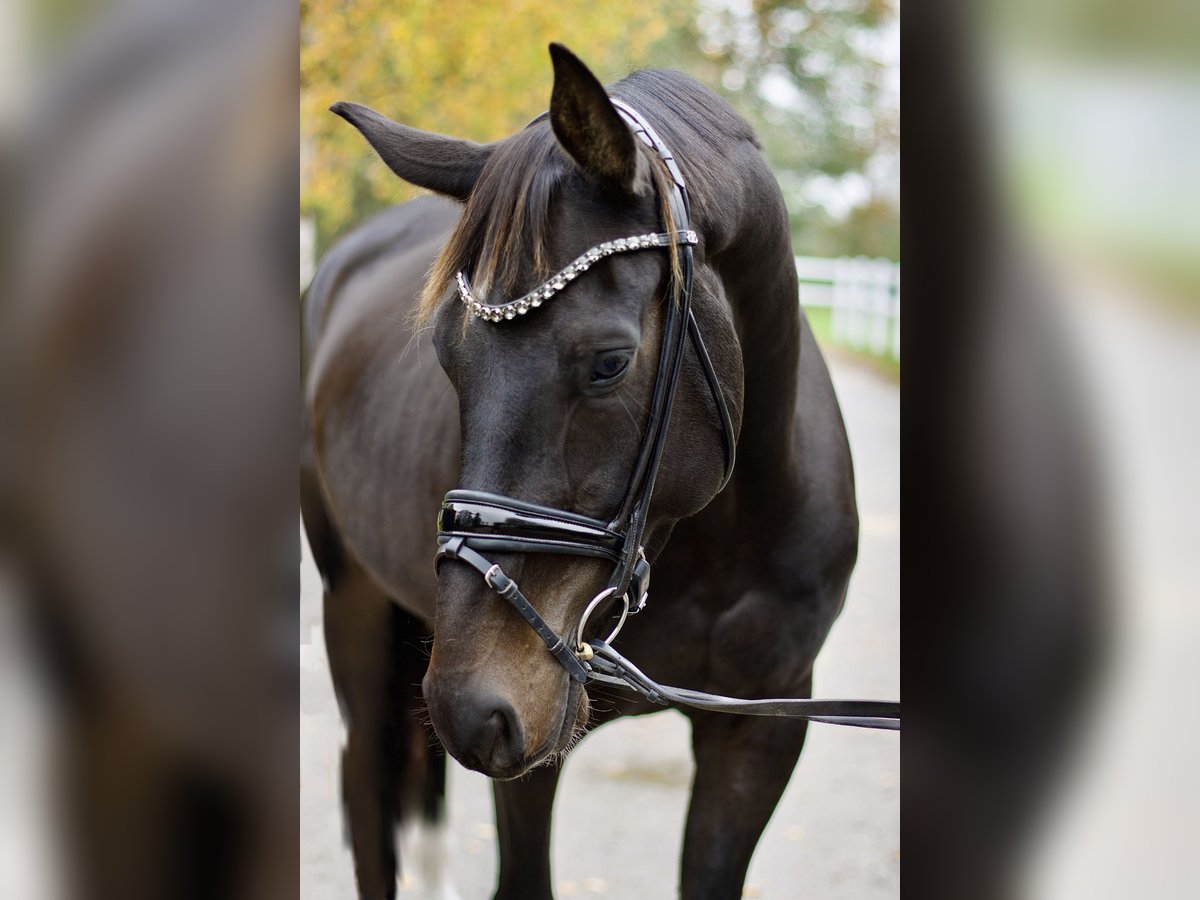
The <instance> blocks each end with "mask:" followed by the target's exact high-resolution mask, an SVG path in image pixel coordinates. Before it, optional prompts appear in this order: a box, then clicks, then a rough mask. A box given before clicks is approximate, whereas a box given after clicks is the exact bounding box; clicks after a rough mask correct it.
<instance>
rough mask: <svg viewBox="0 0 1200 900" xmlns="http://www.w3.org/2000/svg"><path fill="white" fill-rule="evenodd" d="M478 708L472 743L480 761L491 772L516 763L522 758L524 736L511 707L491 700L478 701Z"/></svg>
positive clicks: (494, 698)
mask: <svg viewBox="0 0 1200 900" xmlns="http://www.w3.org/2000/svg"><path fill="white" fill-rule="evenodd" d="M478 708H479V710H480V720H481V722H482V724H481V725H480V726H479V729H478V730H477V731H476V733H475V740H474V741H473V742H472V743H473V744H474V747H475V751H476V753H477V754H478V756H479V759H480V761H481V762H482V763H484V764H485V765H486V766H487V767H488V768H490V769H493V770H501V769H507V768H511V767H512V766H515V765H517V764H518V763H520V762H521V761H522V760H523V759H524V756H525V733H524V729H522V728H521V724H520V722H519V721H518V719H517V713H516V710H514V709H513V707H512V704H510V703H509V702H508V701H507V700H504V699H502V698H500V697H495V696H493V697H486V698H482V699H481V701H480V703H479V705H478Z"/></svg>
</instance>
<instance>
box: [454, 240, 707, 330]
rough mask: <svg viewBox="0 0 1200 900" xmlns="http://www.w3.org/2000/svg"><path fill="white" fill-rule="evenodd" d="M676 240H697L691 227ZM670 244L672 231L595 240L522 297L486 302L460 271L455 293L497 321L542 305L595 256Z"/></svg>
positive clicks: (472, 308)
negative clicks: (498, 303)
mask: <svg viewBox="0 0 1200 900" xmlns="http://www.w3.org/2000/svg"><path fill="white" fill-rule="evenodd" d="M675 241H676V243H679V244H693V245H694V244H697V243H699V237H698V236H697V235H696V232H694V231H680V232H677V233H676V235H675ZM670 245H671V234H670V233H669V232H662V233H661V234H639V235H634V236H632V237H626V238H617V240H615V241H605V242H604V243H603V244H597V245H596V246H595V247H592V248H591V249H590V250H588V251H587V252H586V253H583V254H582V255H580V256H579V257H578V258H577V259H576V260H575V261H574V262H572V263H571V264H570V265H569V266H567V267H566V268H565V269H563V270H562V271H561V272H559V273H558V274H557V275H554V276H553V277H552V278H550V280H548V281H547V282H546V283H545V284H542V285H539V286H538V287H536V288H534V289H533V290H532V291H530V292H529V293H528V294H526V295H525V296H524V297H520V298H518V299H516V300H512V301H510V302H508V303H502V304H500V305H498V306H489V305H488V304H486V303H482V302H480V301H479V300H478V299H476V297H475V295H474V294H473V293H471V285H470V283H469V282H468V281H467V276H466V273H465V272H459V273H458V274H457V275H456V276H455V278H456V280H457V281H458V295H459V297H461V298H462V301H463V303H465V304H467V309H469V310H470V311H471V313H472V314H473V315H476V316H478V317H479V318H481V319H484V320H486V321H488V322H499V321H500V320H501V319H515V318H516V317H517V316H523V315H525V313H527V312H529V311H530V310H531V309H536V308H537V307H539V306H541V305H542V303H543V302H545V301H546V300H549V299H550V298H551V297H553V296H554V295H555V294H557V293H558V292H559V291H561V290H562V289H563V288H565V287H566V286H567V285H568V284H570V283H571V282H572V281H574V280H575V278H576V277H577V276H578V275H579V273H580V272H586V271H587V270H588V269H589V268H590V267H591V265H592V263H594V262H596V261H597V260H601V259H603V258H604V257H606V256H612V255H613V254H614V253H628V252H629V251H630V250H646V249H650V248H654V247H669V246H670Z"/></svg>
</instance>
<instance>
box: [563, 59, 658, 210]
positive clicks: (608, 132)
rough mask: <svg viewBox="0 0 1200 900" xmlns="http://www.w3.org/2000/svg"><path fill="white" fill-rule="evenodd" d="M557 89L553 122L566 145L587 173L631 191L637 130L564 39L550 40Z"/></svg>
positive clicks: (633, 181)
mask: <svg viewBox="0 0 1200 900" xmlns="http://www.w3.org/2000/svg"><path fill="white" fill-rule="evenodd" d="M550 59H551V61H552V62H553V63H554V90H553V92H552V93H551V94H550V124H551V126H552V127H553V128H554V135H555V137H557V138H558V142H559V143H560V144H562V147H563V149H564V150H566V151H567V153H569V154H570V155H571V158H572V159H574V160H575V162H577V163H578V164H579V165H580V167H582V168H583V170H584V171H585V172H590V173H592V174H593V175H598V176H600V177H601V178H604V179H606V180H608V181H610V182H612V183H614V184H616V185H617V186H619V187H620V188H621V189H622V190H623V191H624V192H625V193H628V194H633V193H634V192H635V189H636V184H635V183H636V181H637V177H638V153H637V145H636V143H635V139H634V136H633V132H632V131H630V130H629V126H628V125H626V124H625V120H624V119H622V118H621V115H620V113H618V112H617V109H616V107H614V106H613V105H612V103H611V101H609V99H608V93H607V92H606V91H605V90H604V85H602V84H601V83H600V81H599V80H598V79H597V78H596V76H595V75H593V74H592V73H591V71H590V70H589V69H588V67H587V66H585V65H584V64H583V63H582V62H581V61H580V60H579V57H577V56H576V55H575V54H574V53H572V52H571V51H570V50H568V49H567V48H566V47H564V46H563V45H562V44H551V45H550Z"/></svg>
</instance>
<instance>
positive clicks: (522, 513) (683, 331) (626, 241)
mask: <svg viewBox="0 0 1200 900" xmlns="http://www.w3.org/2000/svg"><path fill="white" fill-rule="evenodd" d="M612 104H613V106H614V107H616V109H617V112H618V113H620V115H621V117H622V118H623V119H625V121H626V122H627V123H628V124H629V126H630V127H631V128H632V130H633V131H634V133H635V134H636V135H637V136H638V137H639V138H640V139H641V140H642V142H643V143H645V144H646V145H647V146H649V147H650V148H651V149H652V150H654V151H655V153H656V154H657V155H658V157H659V158H660V159H661V160H662V162H663V163H664V165H665V166H666V168H667V171H668V172H669V173H670V176H671V179H672V182H673V185H672V187H673V190H672V192H671V197H670V198H669V200H670V203H671V213H672V217H673V218H674V223H675V227H676V228H677V229H678V230H677V231H675V232H663V233H660V234H642V235H633V236H630V237H627V238H619V239H617V240H615V241H607V242H605V243H603V244H600V245H598V246H596V247H592V248H591V249H589V250H587V251H586V252H585V253H583V254H582V255H581V256H579V257H578V258H577V259H576V260H575V261H574V262H572V263H571V264H570V265H568V266H567V267H566V268H565V269H563V270H562V271H560V272H558V273H557V274H556V275H554V276H553V277H551V278H550V280H549V281H547V282H546V283H544V284H542V285H540V286H539V287H537V288H535V289H534V290H532V291H530V292H529V293H528V294H526V295H525V296H523V297H520V298H518V299H517V300H512V301H509V302H506V303H503V304H499V305H489V304H485V303H483V302H482V301H481V300H479V299H478V298H477V297H476V296H475V295H474V293H473V292H472V291H471V287H470V282H469V281H468V279H467V276H466V273H464V272H459V273H458V275H457V278H456V281H457V285H458V293H459V296H460V298H461V299H462V301H463V303H465V304H466V306H467V309H468V310H469V312H470V314H471V315H474V316H476V317H477V318H480V319H482V320H484V321H487V322H502V321H505V320H510V319H513V318H515V317H517V316H523V315H526V314H527V313H528V312H530V311H531V310H532V309H535V308H537V307H539V306H541V305H542V304H543V303H545V302H547V301H549V300H551V299H552V298H553V297H554V296H555V295H556V294H557V293H558V292H559V291H561V290H563V289H564V288H565V287H566V286H567V285H568V284H569V283H570V282H571V281H572V280H574V279H575V278H577V277H578V276H579V275H581V274H582V273H583V272H585V271H587V270H588V268H590V267H591V265H592V264H594V263H595V262H597V261H598V260H600V259H602V258H604V257H607V256H611V255H613V254H615V253H626V252H631V251H641V250H647V249H658V248H667V249H668V250H673V251H674V253H675V254H676V255H677V259H678V263H679V272H680V275H681V277H680V278H679V279H676V278H674V277H672V279H671V300H672V302H669V303H668V304H667V305H666V307H667V312H666V321H665V324H664V328H663V341H662V347H661V349H660V352H659V363H658V374H657V376H656V377H655V382H654V391H653V394H652V397H651V403H650V414H649V418H648V420H647V423H646V430H645V432H644V434H643V437H642V445H641V449H640V451H639V452H638V458H637V461H636V462H635V464H634V467H633V471H632V473H631V474H630V479H629V485H628V487H627V488H626V492H625V499H624V500H623V501H622V503H621V506H620V508H619V510H618V511H617V514H616V516H615V517H614V518H613V519H612V520H611V521H609V522H604V521H602V520H599V519H593V518H590V517H588V516H582V515H579V514H578V513H573V512H568V511H564V510H557V509H552V508H550V507H544V506H538V505H536V504H532V503H526V502H525V501H522V500H517V499H515V498H512V497H502V496H499V495H496V494H489V493H485V492H482V491H465V490H454V491H451V492H450V493H448V494H447V495H446V497H445V499H444V500H443V501H442V509H441V512H440V513H439V515H438V549H437V554H436V556H435V565H438V564H440V563H441V562H442V561H443V560H447V559H452V560H457V561H459V562H462V563H465V564H467V565H469V566H471V567H472V568H473V569H475V570H476V571H477V572H479V574H480V575H482V576H483V581H484V584H486V585H487V586H488V587H489V588H490V589H491V590H493V591H495V592H496V593H497V594H499V595H500V597H502V598H503V599H504V600H506V601H508V602H509V603H510V604H512V606H513V608H514V609H516V611H517V612H518V613H520V614H521V616H522V618H524V619H525V621H526V622H527V623H528V624H529V626H530V627H531V628H533V630H534V631H535V632H536V633H537V635H538V636H539V637H540V638H541V639H542V641H543V643H544V644H545V645H546V649H547V650H549V651H550V653H551V654H553V656H554V657H555V659H557V660H558V661H559V663H561V664H562V666H563V668H564V669H566V671H567V673H568V675H570V677H571V679H572V680H573V681H575V682H577V683H579V684H586V683H587V682H589V681H590V682H596V683H601V684H607V685H614V686H617V687H623V688H627V689H630V690H633V691H636V692H637V693H639V694H641V695H642V696H643V697H645V698H646V699H648V700H650V701H651V702H654V703H658V704H662V705H670V704H674V705H679V706H689V707H692V708H696V709H705V710H710V711H714V712H726V713H736V714H739V715H750V716H783V717H787V718H800V719H809V720H811V721H814V722H830V723H833V724H838V725H854V726H858V727H862V728H881V729H890V730H899V728H900V704H899V703H892V702H883V701H874V700H811V699H768V700H741V699H737V698H734V697H723V696H721V695H719V694H707V693H703V692H701V691H692V690H687V689H685V688H676V687H670V686H668V685H662V684H659V683H658V682H656V681H654V680H653V679H652V678H650V677H649V676H648V675H646V674H645V673H644V672H642V671H641V670H640V669H638V667H637V666H635V665H634V664H633V663H631V662H630V661H629V660H627V659H626V658H625V657H624V656H622V655H621V654H620V653H618V652H617V651H616V650H615V649H613V647H612V646H611V643H612V641H613V639H614V638H615V637H616V636H617V633H618V632H619V631H620V630H621V628H622V626H624V624H625V621H626V618H627V617H628V616H630V615H634V614H636V613H638V612H640V611H641V610H642V609H643V607H644V606H645V605H646V600H647V597H648V596H649V592H650V563H649V562H648V561H647V559H646V553H645V548H644V547H643V546H642V535H643V533H644V531H645V528H646V521H647V515H648V512H649V506H650V499H651V496H652V495H653V492H654V482H655V478H656V476H657V474H658V468H659V463H660V462H661V460H662V452H663V447H664V446H665V444H666V437H667V426H668V423H669V421H670V416H671V406H672V404H673V402H674V399H675V392H676V387H677V385H678V382H679V372H680V369H681V366H682V362H683V351H684V347H685V345H686V344H687V343H688V342H689V341H690V343H691V344H692V347H693V349H694V351H695V353H696V356H697V358H698V359H699V361H700V365H701V368H702V369H703V371H704V375H705V378H706V380H707V381H708V384H709V388H710V389H711V391H712V397H713V401H714V403H715V404H716V409H717V415H718V418H719V420H720V423H719V424H720V431H721V440H722V444H723V447H724V450H725V470H724V475H723V478H722V480H721V486H720V488H718V490H720V489H721V488H724V487H725V485H726V484H727V483H728V482H729V479H730V477H731V475H732V474H733V467H734V461H735V449H736V443H735V438H734V431H733V422H732V419H731V417H730V415H729V409H728V407H727V406H726V403H725V396H724V393H723V392H722V390H721V385H720V382H719V381H718V380H717V374H716V370H715V369H714V368H713V364H712V360H711V359H710V357H709V355H708V350H707V349H706V348H705V346H704V341H703V339H702V338H701V335H700V328H699V326H698V325H697V323H696V318H695V315H694V314H693V312H692V308H691V293H692V273H693V268H694V259H693V247H694V246H695V245H696V244H697V243H698V242H699V238H698V236H697V234H696V232H694V231H692V230H690V223H691V209H690V205H689V203H688V196H687V188H686V186H685V184H684V178H683V173H682V172H681V171H680V169H679V166H678V165H677V164H676V162H675V158H674V157H673V156H672V154H671V152H670V150H669V149H668V148H667V146H666V144H664V143H663V141H662V139H661V138H660V137H659V136H658V134H657V133H656V132H655V131H654V129H653V128H651V127H650V125H649V124H648V123H647V122H646V121H645V120H644V119H643V118H642V117H641V115H639V114H638V113H637V112H636V111H635V110H634V109H632V108H631V107H629V106H628V105H626V104H624V103H622V102H621V101H620V100H616V99H613V100H612ZM540 118H542V117H541V116H539V117H538V119H540ZM538 119H535V120H534V121H538ZM530 124H533V123H530ZM495 552H512V553H561V554H568V555H573V556H590V557H596V558H601V559H606V560H608V561H609V562H611V563H612V564H613V567H614V568H613V574H612V576H611V577H610V579H609V582H608V585H607V586H606V587H605V588H604V590H602V591H601V592H600V593H599V594H597V595H596V596H595V597H593V598H592V600H591V601H590V602H589V603H588V606H587V608H586V610H585V611H584V613H583V616H582V617H581V619H580V622H579V627H578V628H577V629H576V631H575V633H574V634H572V635H570V636H569V639H567V638H564V637H563V636H561V635H559V634H558V633H556V632H555V631H554V629H553V628H551V627H550V626H549V625H548V624H547V623H546V621H545V620H544V619H543V618H542V617H541V615H540V614H539V613H538V612H537V610H536V609H535V608H534V606H533V604H532V603H530V602H529V599H528V598H527V597H526V596H525V595H524V594H523V593H521V589H520V588H519V587H518V585H517V583H516V582H515V581H513V580H512V579H511V578H510V577H509V576H508V575H507V574H505V572H504V570H503V569H502V568H501V567H500V565H499V564H498V563H495V562H493V561H492V560H491V559H489V558H488V556H487V555H485V554H488V553H495ZM618 601H619V602H621V603H622V604H623V606H622V609H621V614H620V620H619V621H618V623H617V625H616V627H615V628H613V630H612V632H611V633H610V634H609V635H608V636H607V637H606V638H604V639H603V640H596V639H593V640H591V641H590V642H587V641H585V640H584V631H585V629H586V627H587V624H588V620H589V618H590V617H591V615H592V614H593V613H594V612H595V611H596V610H597V609H599V608H600V607H601V606H605V605H607V604H609V603H612V602H618Z"/></svg>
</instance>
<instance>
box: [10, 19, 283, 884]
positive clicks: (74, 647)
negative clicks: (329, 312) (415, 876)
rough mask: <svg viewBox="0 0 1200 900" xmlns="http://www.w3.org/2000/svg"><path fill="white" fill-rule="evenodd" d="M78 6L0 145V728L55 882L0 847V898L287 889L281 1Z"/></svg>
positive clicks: (16, 848) (14, 850) (57, 29)
mask: <svg viewBox="0 0 1200 900" xmlns="http://www.w3.org/2000/svg"><path fill="white" fill-rule="evenodd" d="M68 6H69V5H68ZM84 6H85V7H87V12H88V14H89V18H88V19H87V22H86V25H84V26H81V27H79V28H78V29H77V30H76V31H75V32H74V33H73V36H72V37H71V38H70V39H69V40H64V42H63V43H64V46H66V47H68V48H69V49H67V50H60V51H59V52H58V53H57V54H56V59H55V60H54V61H53V62H52V63H50V64H43V65H42V66H41V67H40V68H35V69H32V70H26V71H25V72H24V73H22V74H23V75H24V76H25V77H24V81H25V82H26V83H30V84H34V85H37V88H38V90H37V92H36V93H35V94H33V95H31V96H27V97H25V98H23V99H22V102H18V103H13V104H8V105H7V106H6V112H8V111H11V110H13V109H20V110H23V112H22V113H21V114H20V115H19V116H18V117H17V118H15V119H14V118H13V117H12V116H11V115H9V116H8V117H7V118H6V120H5V123H4V130H3V140H4V141H5V144H4V146H3V162H4V172H3V182H4V184H5V185H6V186H8V187H14V186H15V187H19V191H18V190H6V191H5V192H4V194H3V196H4V197H5V198H6V199H11V200H13V201H15V203H12V204H10V205H7V206H6V208H5V210H4V212H5V216H4V221H5V223H6V227H7V228H8V229H9V231H8V233H7V234H6V237H7V238H8V240H6V241H5V242H4V245H5V247H6V248H7V249H8V250H9V251H10V254H11V255H10V258H9V259H8V260H6V262H9V263H11V264H12V265H11V267H9V266H6V267H5V272H6V275H5V278H6V281H7V285H6V286H7V288H8V289H7V290H5V291H4V296H5V297H6V303H5V306H4V310H3V316H4V322H3V326H2V328H0V342H2V343H0V346H2V350H3V356H2V358H0V367H2V369H0V371H2V374H3V381H2V382H0V417H2V424H3V428H2V430H0V501H2V506H0V510H2V512H0V541H2V543H0V547H2V549H3V563H4V567H5V569H6V570H7V572H8V577H7V578H6V579H5V581H6V583H7V584H8V590H7V594H8V595H9V596H6V597H5V599H6V600H9V599H11V600H12V601H14V602H13V603H12V604H11V605H9V606H8V608H7V609H6V615H5V617H4V621H5V622H6V623H7V622H11V623H13V628H14V629H17V628H18V626H19V632H18V633H19V635H20V640H21V644H20V646H19V649H20V650H21V651H22V652H21V653H19V654H15V655H6V656H5V657H4V660H3V663H2V666H3V672H2V673H0V674H3V676H5V677H6V678H7V677H8V676H9V675H11V674H13V672H12V669H13V667H15V666H16V665H17V662H16V661H15V660H16V657H18V656H19V657H21V658H24V659H26V660H33V661H34V664H35V666H36V669H37V675H38V676H39V683H40V684H41V685H42V688H43V689H42V691H41V692H40V693H39V694H27V695H26V696H25V697H24V699H23V700H22V699H20V698H15V699H14V698H12V697H10V696H9V694H8V693H6V694H5V695H4V697H3V700H4V701H5V702H8V703H9V704H10V706H11V708H9V707H5V708H2V709H0V716H2V717H3V720H4V721H5V722H6V723H8V722H11V721H18V722H19V721H26V718H23V717H22V716H21V715H20V710H18V709H17V707H19V706H21V705H22V704H24V705H25V706H28V704H29V703H31V702H33V699H34V698H37V699H39V700H41V701H42V702H44V703H45V707H44V709H45V712H44V715H43V716H42V718H43V719H44V720H46V721H48V722H49V723H50V726H49V732H48V735H47V737H48V745H47V748H46V750H47V754H48V756H47V757H46V758H45V759H44V763H43V765H44V767H45V771H46V772H47V773H48V774H49V775H50V776H51V778H52V782H51V787H52V790H50V791H48V792H47V794H46V796H45V797H44V798H43V800H42V802H43V803H44V804H46V805H48V816H47V818H49V820H50V821H52V822H53V829H54V830H53V832H52V833H53V835H54V842H53V843H54V846H53V851H52V853H50V852H46V853H41V854H40V856H41V857H43V858H45V859H50V860H53V863H54V869H55V871H53V872H52V873H45V875H46V877H44V878H40V877H33V876H30V875H29V872H28V866H25V867H22V866H20V865H17V863H18V862H20V860H19V859H18V856H22V857H23V856H24V854H26V853H27V852H28V850H27V848H23V846H21V845H16V844H13V843H10V842H6V843H4V844H2V845H0V873H4V872H9V873H12V872H22V871H23V872H25V876H24V877H26V878H27V879H28V878H32V883H31V882H30V881H29V880H26V881H23V882H20V883H6V882H5V881H4V880H3V879H5V878H10V879H11V878H16V877H18V876H16V875H4V874H0V895H4V896H21V897H23V898H29V897H36V896H37V894H36V893H30V891H36V890H39V889H40V890H42V891H49V890H50V888H49V887H48V886H49V885H55V892H56V893H58V892H61V893H62V894H63V895H66V896H69V897H80V898H97V900H100V898H104V900H107V898H112V900H137V898H147V900H149V898H176V900H178V898H210V897H211V898H241V897H246V898H250V897H253V898H259V897H262V898H275V897H294V896H296V894H297V885H296V872H297V859H296V854H297V821H296V816H297V813H296V777H297V767H296V752H297V751H296V731H295V728H296V726H295V722H296V718H295V716H296V698H297V690H298V689H297V661H296V647H297V641H296V615H297V612H296V567H297V560H298V546H297V538H296V527H295V520H296V509H295V499H294V497H295V481H296V479H295V472H296V468H295V454H296V446H297V437H296V432H297V422H298V417H297V414H296V413H297V407H296V405H295V403H296V392H295V389H296V385H297V383H298V378H299V373H298V371H297V360H298V356H299V353H298V346H297V326H296V316H295V315H294V310H295V306H294V304H295V302H296V297H295V288H294V285H295V263H296V251H295V243H294V238H293V237H292V235H293V234H294V228H295V221H296V215H297V208H296V172H297V164H296V148H295V135H296V85H295V74H294V73H295V66H294V59H295V52H296V46H297V40H298V37H297V10H296V8H295V6H294V5H293V4H290V3H283V2H261V0H260V2H239V3H224V2H199V0H196V2H191V3H180V2H175V3H161V2H160V3H147V2H139V3H132V4H122V5H118V6H117V8H115V9H114V8H112V7H111V6H106V7H104V8H103V9H97V8H94V7H91V6H88V5H86V4H85V5H84ZM53 8H54V9H56V10H58V11H59V12H60V14H61V11H62V9H63V8H64V7H63V5H62V4H54V5H53ZM37 24H38V28H37V29H36V33H38V34H39V35H44V34H46V33H57V34H63V33H65V29H64V26H63V22H62V21H61V15H60V19H59V20H55V21H51V22H40V23H37ZM24 49H26V50H29V47H28V46H26V47H25V48H24ZM28 55H29V56H30V57H32V56H33V55H34V54H32V53H29V54H28ZM9 613H11V615H10V614H9ZM8 637H9V638H15V635H14V634H12V633H10V634H9V635H8ZM6 643H7V642H6ZM11 646H13V647H16V646H17V645H16V644H15V643H13V644H12V645H11ZM26 711H27V712H28V710H26ZM10 716H11V717H12V718H10ZM35 718H36V717H35ZM0 734H2V735H4V737H3V739H2V740H0V761H6V760H14V759H15V760H20V759H24V760H26V761H27V762H28V761H30V760H33V757H32V756H31V754H30V753H28V752H27V750H28V748H26V750H25V751H23V750H22V749H21V747H22V745H21V742H22V741H23V740H26V739H27V733H25V732H23V731H22V730H20V729H10V728H7V727H0ZM28 812H29V814H30V815H33V814H34V813H41V812H42V810H41V809H29V810H28ZM19 821H21V819H20V817H18V816H16V815H15V814H14V815H13V816H12V817H10V816H9V815H8V814H6V816H5V817H4V818H2V819H0V826H8V825H12V824H13V823H14V822H19ZM12 833H13V831H12V830H11V829H9V828H4V830H0V839H5V838H8V837H9V836H10V835H11V834H12ZM43 849H45V848H43ZM43 895H44V894H43Z"/></svg>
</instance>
